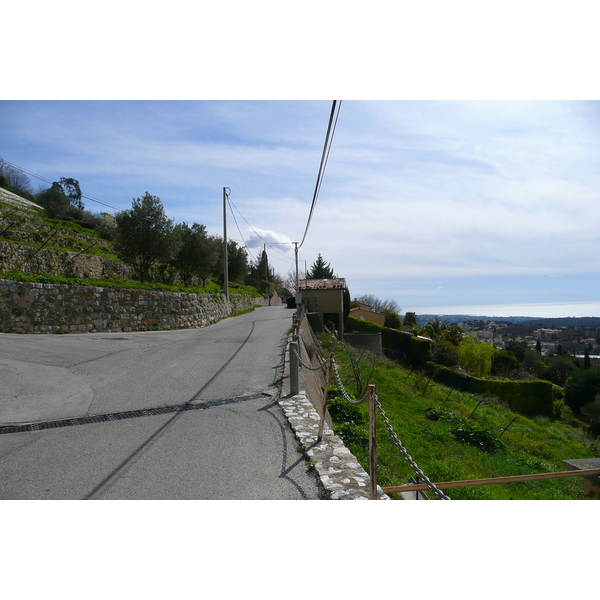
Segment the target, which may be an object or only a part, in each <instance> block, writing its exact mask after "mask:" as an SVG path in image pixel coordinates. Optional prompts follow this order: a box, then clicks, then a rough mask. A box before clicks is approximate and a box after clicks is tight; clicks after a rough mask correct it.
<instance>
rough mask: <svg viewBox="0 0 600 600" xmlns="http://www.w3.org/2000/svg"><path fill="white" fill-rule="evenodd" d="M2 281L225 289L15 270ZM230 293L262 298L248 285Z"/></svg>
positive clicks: (174, 289)
mask: <svg viewBox="0 0 600 600" xmlns="http://www.w3.org/2000/svg"><path fill="white" fill-rule="evenodd" d="M0 279H10V280H13V281H29V282H33V283H58V284H63V285H85V286H96V287H108V288H120V289H133V290H154V291H160V292H184V293H187V294H199V295H207V294H221V293H223V288H222V287H221V286H220V285H218V284H217V283H214V282H211V283H208V284H207V285H204V286H188V287H186V286H185V285H183V284H176V285H169V284H165V283H152V282H144V283H141V282H139V281H132V280H124V279H103V280H98V279H85V278H81V277H66V276H64V275H49V274H45V273H41V274H40V273H37V274H30V273H22V272H21V271H19V270H16V269H13V270H10V271H6V272H4V273H0ZM229 292H230V293H231V294H246V295H249V296H251V297H253V298H254V297H255V298H260V297H262V296H261V294H260V293H259V292H258V291H257V290H256V288H253V287H252V286H248V285H238V284H235V283H232V284H230V286H229Z"/></svg>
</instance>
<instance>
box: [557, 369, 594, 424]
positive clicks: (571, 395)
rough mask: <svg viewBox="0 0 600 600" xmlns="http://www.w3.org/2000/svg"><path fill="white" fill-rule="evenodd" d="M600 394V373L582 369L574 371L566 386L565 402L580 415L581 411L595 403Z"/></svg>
mask: <svg viewBox="0 0 600 600" xmlns="http://www.w3.org/2000/svg"><path fill="white" fill-rule="evenodd" d="M599 392H600V371H599V370H597V369H580V370H577V371H573V372H572V373H571V375H570V376H569V378H568V379H567V382H566V384H565V402H566V403H567V404H568V405H569V406H570V407H571V408H572V409H573V411H574V412H575V413H576V414H579V412H580V411H581V409H582V408H583V407H584V406H585V405H586V404H589V403H590V402H593V401H594V398H595V397H596V394H598V393H599Z"/></svg>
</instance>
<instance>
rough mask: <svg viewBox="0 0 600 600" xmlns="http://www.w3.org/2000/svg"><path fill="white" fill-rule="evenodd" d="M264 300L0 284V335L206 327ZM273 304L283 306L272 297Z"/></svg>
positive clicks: (13, 282)
mask: <svg viewBox="0 0 600 600" xmlns="http://www.w3.org/2000/svg"><path fill="white" fill-rule="evenodd" d="M268 303H269V301H268V300H267V299H266V298H252V297H250V296H247V295H244V294H230V305H229V307H228V306H227V303H226V302H225V295H224V294H210V295H205V296H199V295H198V294H192V293H175V292H158V291H151V290H129V289H116V288H106V287H92V286H71V285H60V284H46V283H30V282H21V281H12V280H7V279H0V331H2V332H5V333H88V332H89V333H95V332H116V331H143V330H147V329H186V328H195V327H204V326H206V325H209V324H211V323H214V322H216V321H218V320H219V319H222V318H223V317H227V316H229V315H230V314H232V313H234V312H239V311H242V310H247V309H249V308H252V307H253V306H257V305H258V306H266V305H268ZM271 303H272V304H281V300H280V299H279V298H276V297H275V298H273V299H272V300H271Z"/></svg>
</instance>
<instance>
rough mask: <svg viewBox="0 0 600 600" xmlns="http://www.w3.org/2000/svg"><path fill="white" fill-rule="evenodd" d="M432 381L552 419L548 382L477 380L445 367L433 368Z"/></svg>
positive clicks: (550, 388)
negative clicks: (498, 400)
mask: <svg viewBox="0 0 600 600" xmlns="http://www.w3.org/2000/svg"><path fill="white" fill-rule="evenodd" d="M432 368H434V369H435V373H434V379H435V380H436V381H438V382H440V383H443V384H445V385H447V386H449V387H452V388H455V389H457V390H461V391H463V392H471V393H473V394H481V395H487V396H497V397H498V398H500V399H501V400H502V401H504V402H506V404H508V405H509V406H510V408H511V409H512V410H514V411H516V412H520V413H523V414H540V413H541V414H544V415H548V416H550V417H551V416H552V414H553V412H552V401H553V385H552V383H550V382H549V381H542V380H541V379H535V380H531V381H513V380H511V379H480V378H477V377H471V376H470V375H466V374H464V373H459V372H458V371H454V370H453V369H449V368H448V367H442V366H438V365H436V366H435V367H433V365H432Z"/></svg>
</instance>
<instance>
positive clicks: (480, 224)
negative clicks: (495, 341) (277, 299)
mask: <svg viewBox="0 0 600 600" xmlns="http://www.w3.org/2000/svg"><path fill="white" fill-rule="evenodd" d="M331 107H332V101H329V100H318V101H317V100H315V101H312V100H302V101H292V100H276V101H266V100H253V101H242V100H231V101H219V100H206V101H205V100H199V101H176V100H175V101H157V100H146V101H130V100H121V101H110V100H101V101H91V100H84V101H73V100H58V101H50V100H34V101H24V100H3V101H0V157H2V158H3V159H4V160H6V161H8V162H10V163H12V164H14V165H17V166H19V167H22V168H23V169H26V170H27V171H29V172H30V173H34V174H35V175H38V176H40V177H42V178H44V179H47V180H49V181H56V180H58V179H60V178H61V177H73V178H75V179H77V180H78V181H79V182H80V185H81V189H82V192H83V193H84V194H85V195H86V196H89V197H91V198H94V199H97V200H100V201H101V202H102V203H104V204H100V203H97V202H93V201H91V200H86V201H85V205H86V208H87V209H88V210H91V211H92V212H102V211H105V212H111V213H114V212H115V211H116V209H119V210H126V209H128V208H130V207H131V202H132V200H133V198H137V197H141V196H142V195H143V194H144V193H145V192H149V193H150V194H152V195H154V196H158V197H159V198H160V199H161V201H162V203H163V205H164V208H165V211H166V213H167V215H168V216H169V217H170V218H172V219H174V220H175V221H176V222H182V221H185V222H187V223H190V224H191V223H193V222H198V223H202V224H204V225H206V226H207V229H208V230H209V232H210V233H218V234H222V232H223V187H227V188H229V189H230V190H231V191H230V195H229V200H230V202H231V205H230V207H229V208H228V215H227V219H228V222H227V229H228V237H229V238H231V239H235V240H236V241H238V243H240V244H247V247H248V250H249V252H250V256H251V257H253V256H254V257H255V256H257V253H258V252H259V251H260V250H261V249H263V248H264V244H265V243H269V246H267V253H268V255H269V259H270V262H271V265H272V266H273V267H274V269H275V271H276V272H277V273H279V274H280V275H282V276H284V277H285V276H287V274H288V272H289V271H290V270H293V269H294V245H293V243H292V242H300V241H301V240H302V238H303V236H304V233H305V231H306V226H307V222H308V216H309V212H310V207H311V203H312V199H313V194H314V188H315V184H316V180H317V174H318V170H319V165H320V160H321V155H322V151H323V146H324V142H325V135H326V131H327V126H328V122H329V115H330V111H331ZM599 135H600V103H599V102H597V101H579V100H575V101H572V100H568V101H551V100H542V101H535V100H529V101H507V100H505V101H476V100H468V101H457V100H450V101H442V100H435V101H421V100H398V101H391V100H382V101H378V100H367V101H361V100H343V101H342V104H341V108H340V112H339V118H338V121H337V126H336V129H335V132H334V137H333V141H332V144H331V150H330V154H329V159H328V162H327V165H326V170H325V174H324V177H323V182H322V185H321V188H320V191H319V194H318V198H317V202H316V206H315V210H314V214H313V218H312V220H311V222H310V226H309V228H308V230H307V231H306V238H305V241H304V244H303V245H302V246H301V247H300V248H299V253H298V256H299V264H300V268H301V269H302V268H303V267H304V266H305V265H307V266H309V267H310V266H311V265H312V263H313V262H314V261H315V260H316V258H317V255H318V254H319V253H321V254H322V256H323V258H324V259H325V260H326V261H327V262H328V263H330V264H331V266H332V268H333V269H334V271H335V274H336V275H337V276H339V277H344V278H345V279H346V280H347V284H348V287H349V289H350V293H351V295H352V296H353V297H356V296H361V295H364V294H373V295H375V296H377V297H380V298H384V299H393V300H395V301H396V302H397V303H398V306H399V307H400V308H401V312H406V311H413V312H416V313H417V314H419V313H421V314H424V313H445V314H457V313H469V314H490V316H509V315H513V316H514V315H527V316H529V315H531V316H592V315H595V316H600V305H599V304H596V303H597V302H598V301H599V300H600V253H599V252H597V241H598V225H599V223H600V202H599V201H598V200H599V195H600V169H598V165H599V161H600V147H599V145H598V141H599ZM30 180H31V183H32V185H33V186H34V188H35V189H38V188H39V187H47V186H48V184H47V183H46V182H45V181H43V180H41V179H38V178H36V177H33V176H30ZM105 204H109V205H110V208H109V207H106V206H105ZM232 209H233V210H232ZM232 212H233V214H232ZM482 311H485V312H482ZM490 311H491V313H490ZM532 311H533V312H532Z"/></svg>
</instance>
